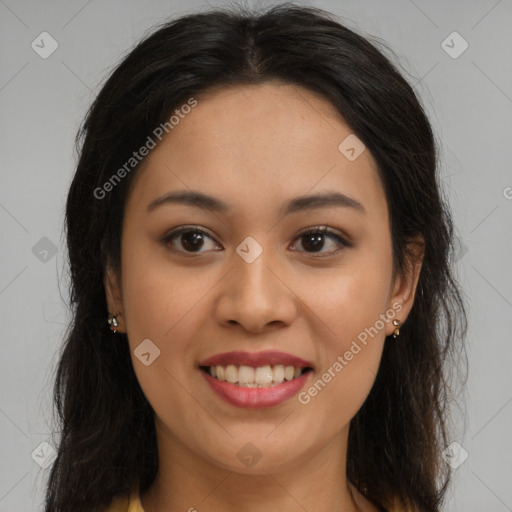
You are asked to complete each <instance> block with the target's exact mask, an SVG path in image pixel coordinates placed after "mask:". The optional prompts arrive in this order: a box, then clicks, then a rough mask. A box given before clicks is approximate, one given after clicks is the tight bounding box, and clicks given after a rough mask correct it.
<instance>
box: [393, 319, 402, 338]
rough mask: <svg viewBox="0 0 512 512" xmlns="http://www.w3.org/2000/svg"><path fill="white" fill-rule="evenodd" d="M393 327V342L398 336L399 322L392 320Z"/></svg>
mask: <svg viewBox="0 0 512 512" xmlns="http://www.w3.org/2000/svg"><path fill="white" fill-rule="evenodd" d="M393 325H394V326H395V330H394V331H393V338H395V340H396V339H397V338H398V336H400V322H399V321H398V320H393Z"/></svg>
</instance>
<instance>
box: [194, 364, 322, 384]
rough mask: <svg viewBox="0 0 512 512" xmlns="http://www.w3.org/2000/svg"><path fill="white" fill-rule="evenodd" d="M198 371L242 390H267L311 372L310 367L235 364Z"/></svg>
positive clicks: (203, 368) (206, 367)
mask: <svg viewBox="0 0 512 512" xmlns="http://www.w3.org/2000/svg"><path fill="white" fill-rule="evenodd" d="M199 368H200V370H202V371H203V372H205V373H207V374H208V375H209V376H210V377H213V378H214V379H216V380H219V381H222V382H229V383H230V384H234V385H235V386H239V387H242V388H269V387H274V386H279V385H280V384H282V383H283V382H289V381H292V380H295V379H298V378H300V377H301V376H302V375H304V374H306V373H308V372H311V371H313V368H312V367H311V366H305V367H300V366H293V365H282V364H276V365H265V366H256V367H254V366H246V365H237V364H228V365H212V366H200V367H199Z"/></svg>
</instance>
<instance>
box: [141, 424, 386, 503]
mask: <svg viewBox="0 0 512 512" xmlns="http://www.w3.org/2000/svg"><path fill="white" fill-rule="evenodd" d="M158 430H159V429H157V431H158ZM161 434H162V431H161V430H160V433H159V434H157V435H158V436H159V440H158V447H159V470H158V474H157V477H156V479H155V481H154V482H153V484H152V486H151V487H150V488H149V489H148V491H147V492H145V493H144V494H143V495H141V496H140V499H141V504H142V507H143V508H144V511H145V512H162V511H164V510H165V511H166V512H167V511H180V512H183V511H189V512H194V511H198V512H201V511H202V510H208V511H209V512H234V511H236V512H239V511H240V509H241V508H243V510H244V511H246V512H269V511H271V510H279V511H297V510H301V511H303V510H322V511H325V512H328V511H329V512H342V511H343V512H363V511H364V512H366V511H376V510H377V509H376V508H374V507H371V504H369V502H367V501H366V500H365V499H364V498H363V497H362V496H361V495H360V494H359V493H358V491H357V490H356V489H355V488H354V487H353V486H352V485H351V484H350V483H349V482H348V481H347V479H346V472H345V466H346V442H347V438H348V427H347V428H346V429H344V430H342V431H341V432H340V433H339V435H338V436H336V437H335V438H333V439H332V440H331V442H330V443H329V444H328V445H325V446H324V447H323V448H321V449H320V450H318V449H317V447H316V446H315V447H314V449H313V448H312V449H311V452H312V453H306V454H304V453H303V454H301V455H300V456H299V457H298V458H297V460H296V461H293V462H290V463H289V465H288V466H287V467H286V468H285V469H280V470H279V471H277V470H275V469H274V468H273V467H266V468H265V467H264V465H263V464H261V465H260V464H256V465H255V466H254V469H251V470H250V472H249V471H248V472H245V473H241V472H237V471H236V470H229V469H223V468H221V467H219V466H218V465H216V464H214V463H213V462H212V461H211V460H208V459H206V457H202V456H200V455H198V454H197V453H195V452H193V451H191V450H189V449H188V448H187V447H186V446H185V445H183V444H182V443H180V442H178V440H177V439H176V438H173V436H170V435H169V432H168V431H167V432H166V435H161ZM263 459H264V456H263V457H262V459H261V460H262V461H263ZM258 467H259V469H258V471H255V469H256V468H258ZM241 504H243V507H241Z"/></svg>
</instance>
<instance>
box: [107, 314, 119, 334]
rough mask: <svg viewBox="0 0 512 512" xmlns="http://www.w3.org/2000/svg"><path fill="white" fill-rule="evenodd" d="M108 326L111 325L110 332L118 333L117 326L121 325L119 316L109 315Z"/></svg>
mask: <svg viewBox="0 0 512 512" xmlns="http://www.w3.org/2000/svg"><path fill="white" fill-rule="evenodd" d="M107 322H108V325H110V330H111V331H112V332H117V326H118V325H119V323H118V321H117V315H108V320H107Z"/></svg>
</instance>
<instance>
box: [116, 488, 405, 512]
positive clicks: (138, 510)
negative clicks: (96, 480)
mask: <svg viewBox="0 0 512 512" xmlns="http://www.w3.org/2000/svg"><path fill="white" fill-rule="evenodd" d="M396 503H398V502H396ZM106 512H144V509H143V508H142V505H141V503H140V498H139V492H138V489H137V488H134V489H133V490H132V492H131V494H130V498H129V499H128V498H125V497H124V496H117V497H116V498H114V500H113V501H112V503H111V504H110V506H109V508H108V509H107V511H106ZM388 512H406V511H405V510H404V509H403V508H401V507H400V506H398V505H395V506H393V507H391V508H389V509H388Z"/></svg>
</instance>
